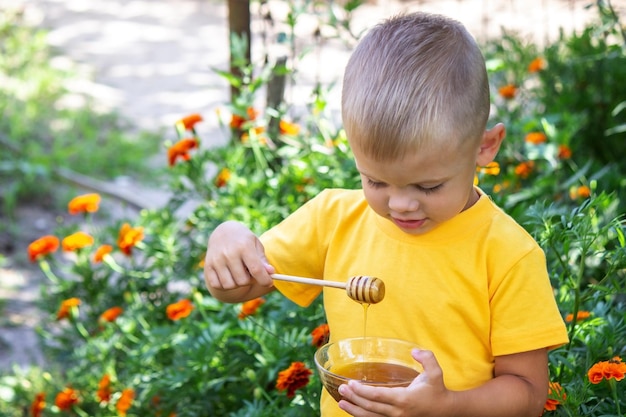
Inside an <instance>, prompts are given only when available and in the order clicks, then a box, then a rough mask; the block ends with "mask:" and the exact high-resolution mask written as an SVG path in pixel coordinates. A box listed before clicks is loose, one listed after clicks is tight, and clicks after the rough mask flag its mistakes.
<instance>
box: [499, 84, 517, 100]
mask: <svg viewBox="0 0 626 417" xmlns="http://www.w3.org/2000/svg"><path fill="white" fill-rule="evenodd" d="M498 93H500V96H502V98H505V99H507V100H510V99H512V98H514V97H515V94H517V87H516V86H514V85H513V84H507V85H504V86H502V87H500V88H499V89H498Z"/></svg>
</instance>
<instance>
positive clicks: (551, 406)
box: [543, 382, 567, 411]
mask: <svg viewBox="0 0 626 417" xmlns="http://www.w3.org/2000/svg"><path fill="white" fill-rule="evenodd" d="M566 399H567V394H566V393H565V390H564V389H563V387H562V386H561V384H559V383H558V382H550V385H549V386H548V400H547V401H546V404H545V405H544V406H543V409H544V410H546V411H554V410H556V407H557V406H558V405H559V404H563V403H564V402H565V400H566Z"/></svg>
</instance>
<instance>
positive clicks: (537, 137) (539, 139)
mask: <svg viewBox="0 0 626 417" xmlns="http://www.w3.org/2000/svg"><path fill="white" fill-rule="evenodd" d="M547 140H548V137H547V136H546V134H545V133H543V132H530V133H528V134H527V135H526V138H525V141H526V142H527V143H532V144H533V145H539V144H542V143H545V142H546V141H547Z"/></svg>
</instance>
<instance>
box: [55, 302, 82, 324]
mask: <svg viewBox="0 0 626 417" xmlns="http://www.w3.org/2000/svg"><path fill="white" fill-rule="evenodd" d="M79 305H80V300H79V299H78V298H76V297H72V298H68V299H67V300H63V301H62V302H61V306H60V307H59V311H57V320H62V319H66V318H68V317H69V316H70V312H71V310H72V308H75V307H78V306H79Z"/></svg>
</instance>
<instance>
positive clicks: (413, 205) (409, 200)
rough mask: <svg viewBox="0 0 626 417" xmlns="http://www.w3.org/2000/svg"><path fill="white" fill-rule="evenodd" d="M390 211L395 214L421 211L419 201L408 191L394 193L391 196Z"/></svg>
mask: <svg viewBox="0 0 626 417" xmlns="http://www.w3.org/2000/svg"><path fill="white" fill-rule="evenodd" d="M388 204H389V209H390V210H391V211H393V212H395V213H407V212H412V211H417V209H419V206H420V204H419V201H418V200H417V198H415V196H414V195H412V193H410V192H407V191H406V190H397V191H392V192H390V194H389V203H388Z"/></svg>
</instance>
